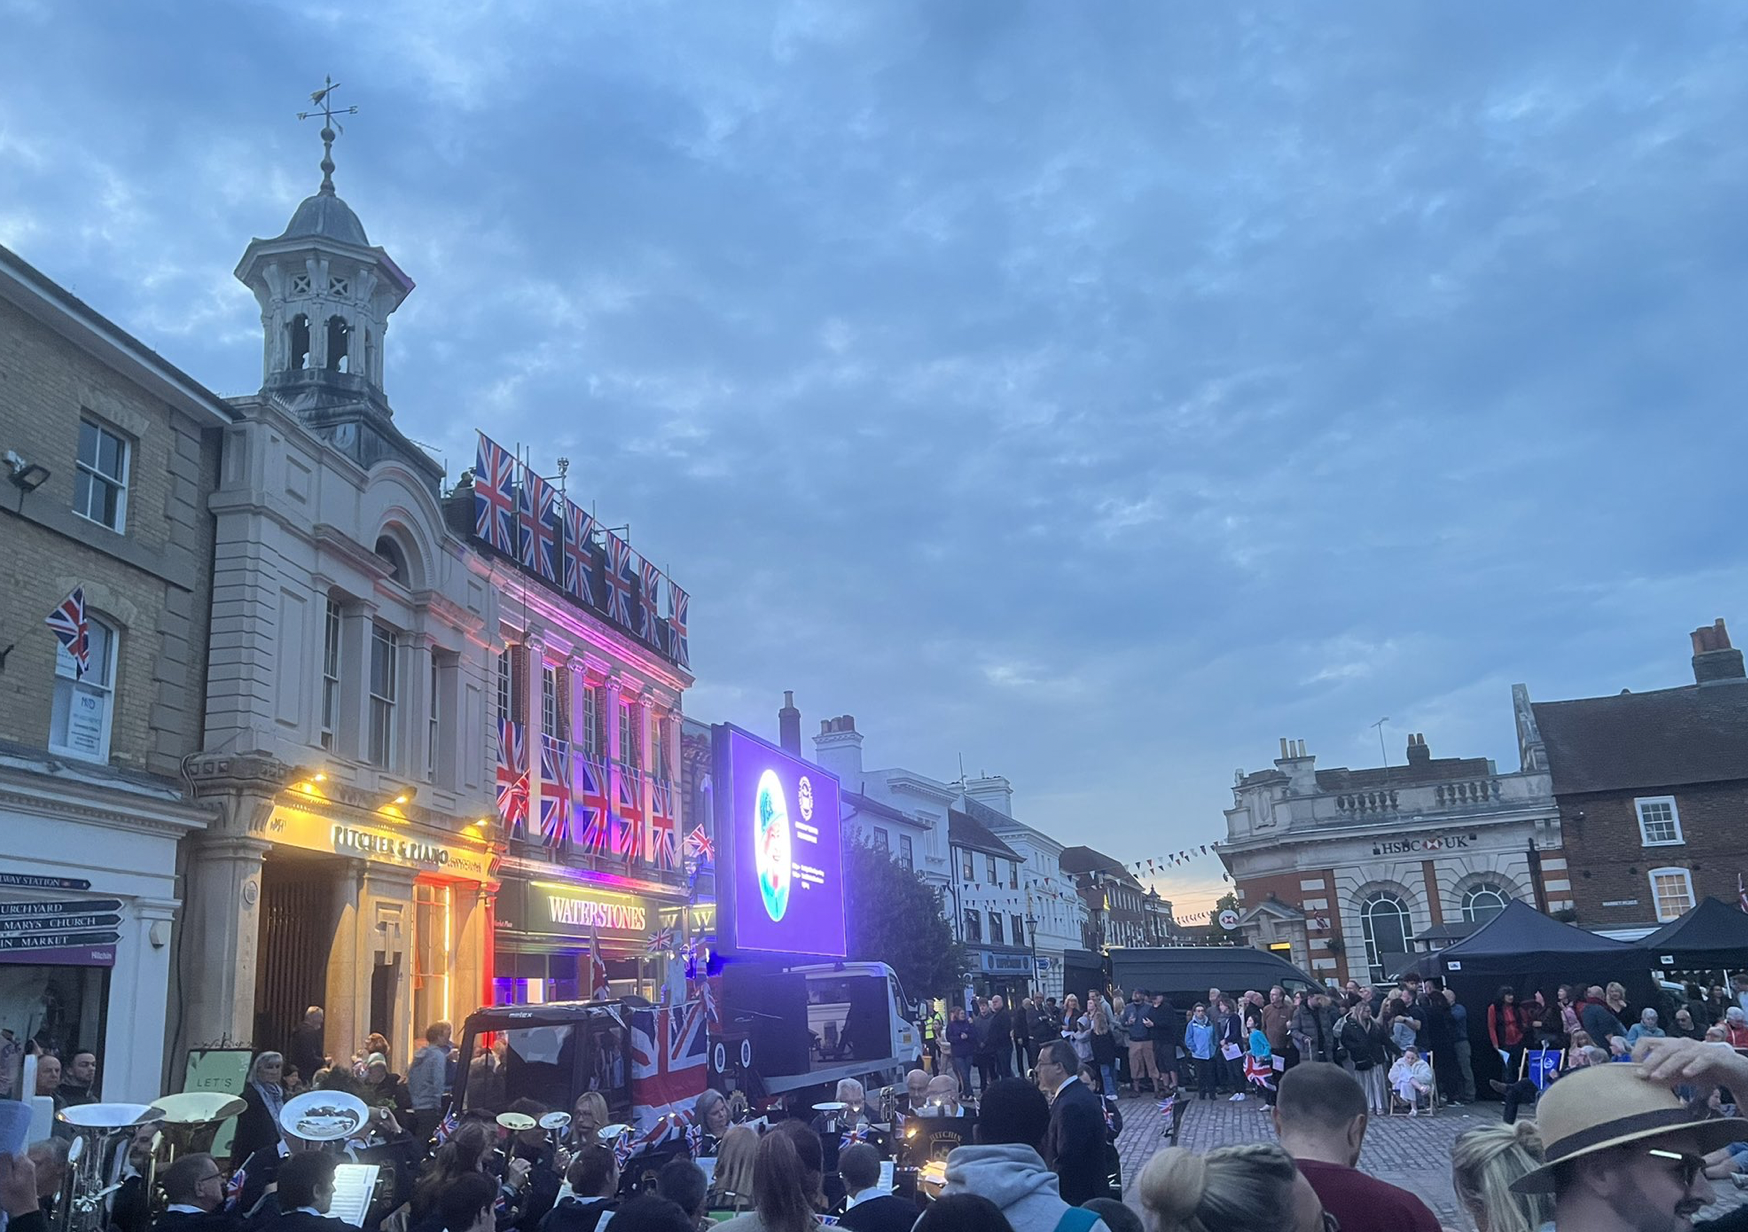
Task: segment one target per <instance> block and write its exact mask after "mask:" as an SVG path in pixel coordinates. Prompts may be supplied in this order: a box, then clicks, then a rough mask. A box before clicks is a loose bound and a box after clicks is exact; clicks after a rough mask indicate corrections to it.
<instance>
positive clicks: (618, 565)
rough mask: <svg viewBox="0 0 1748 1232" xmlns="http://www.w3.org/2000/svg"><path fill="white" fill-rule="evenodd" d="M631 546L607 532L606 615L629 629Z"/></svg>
mask: <svg viewBox="0 0 1748 1232" xmlns="http://www.w3.org/2000/svg"><path fill="white" fill-rule="evenodd" d="M631 583H632V573H631V545H630V544H629V543H627V542H625V540H623V539H621V538H620V537H619V536H618V535H615V534H614V533H613V532H612V531H608V532H607V615H609V616H611V617H612V618H613V619H614V620H617V621H618V622H619V623H620V624H622V625H624V626H625V627H626V628H630V627H631Z"/></svg>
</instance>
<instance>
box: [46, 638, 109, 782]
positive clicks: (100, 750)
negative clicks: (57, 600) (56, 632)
mask: <svg viewBox="0 0 1748 1232" xmlns="http://www.w3.org/2000/svg"><path fill="white" fill-rule="evenodd" d="M85 623H86V625H87V626H88V627H90V628H94V629H102V630H103V633H104V636H105V637H106V638H107V639H108V651H107V653H105V654H104V655H103V656H101V657H102V660H103V661H102V662H101V663H99V656H97V655H92V656H91V666H90V667H89V668H88V669H87V670H86V672H85V675H84V676H83V678H81V679H78V680H75V679H74V678H73V675H72V671H73V656H72V655H70V654H68V653H67V648H66V647H65V646H63V645H61V643H60V640H59V639H56V640H55V675H54V702H55V704H54V705H53V706H52V708H51V709H50V711H49V739H48V745H49V752H51V753H58V754H60V755H61V756H63V757H74V758H77V759H78V760H80V761H90V762H107V761H108V760H109V737H110V732H111V731H112V730H113V729H114V726H115V673H116V668H117V665H118V664H119V663H120V661H121V660H120V656H119V654H118V650H119V647H120V644H121V630H120V629H119V628H117V627H116V626H115V625H112V624H110V623H109V622H108V621H107V620H99V619H98V618H97V617H95V616H93V615H92V614H91V613H90V611H89V610H87V611H86V613H85ZM87 636H89V634H87ZM63 663H64V664H65V665H66V670H65V671H63V670H62V665H63ZM63 692H64V693H65V695H66V700H65V702H63V701H62V700H61V698H62V694H63ZM81 692H83V693H85V694H86V695H87V696H96V697H98V698H101V699H102V703H103V728H102V732H101V733H100V735H99V739H98V744H97V749H96V751H95V753H93V752H92V751H90V750H87V749H81V748H79V747H77V746H76V745H74V744H73V743H72V742H71V741H69V740H64V739H60V738H59V737H60V736H61V735H63V734H64V731H65V728H63V731H62V732H57V731H56V730H55V719H54V714H55V712H56V711H64V713H65V715H66V719H65V720H64V723H65V724H66V726H70V725H71V717H72V708H73V699H74V698H76V697H78V696H79V694H80V693H81Z"/></svg>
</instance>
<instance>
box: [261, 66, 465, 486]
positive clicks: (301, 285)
mask: <svg viewBox="0 0 1748 1232" xmlns="http://www.w3.org/2000/svg"><path fill="white" fill-rule="evenodd" d="M338 88H339V87H338V86H336V85H335V84H334V81H333V79H332V78H329V79H328V82H327V84H326V85H324V86H323V87H322V89H320V90H317V91H315V93H313V94H312V95H311V96H310V98H311V101H312V102H314V103H316V104H317V105H318V106H319V108H320V109H319V110H317V111H313V112H301V113H299V116H298V118H299V119H304V118H307V117H311V116H313V117H317V118H320V119H321V120H322V130H321V138H322V162H321V169H322V183H321V187H319V188H318V189H317V190H316V192H315V194H314V195H313V196H310V197H305V198H304V200H303V201H302V202H301V203H300V204H299V205H298V207H297V210H296V211H295V212H294V213H293V214H292V216H291V221H290V222H289V223H288V224H286V228H285V230H284V231H283V232H281V233H280V234H279V235H277V236H275V237H274V238H272V239H252V240H250V241H249V246H248V248H246V249H245V250H244V252H243V259H242V260H241V261H240V262H239V263H238V264H237V269H236V276H237V279H238V281H240V282H241V283H242V284H243V285H244V286H246V287H248V288H249V290H251V291H253V292H254V293H255V300H256V302H257V303H259V304H260V305H261V330H262V348H261V355H262V379H261V393H262V395H263V396H264V397H268V398H271V399H273V400H274V401H275V402H277V403H278V404H280V405H281V406H282V407H284V408H286V409H289V410H291V411H292V412H294V413H295V414H296V415H297V416H298V417H299V418H300V419H302V420H303V421H304V422H305V423H306V424H308V425H309V426H310V427H311V428H312V429H313V430H314V431H316V432H317V433H318V434H319V435H321V436H324V437H326V438H328V439H329V440H331V441H333V442H334V444H336V445H337V446H339V447H340V448H341V449H342V450H344V451H345V452H346V453H348V454H350V455H352V457H353V458H354V459H355V460H356V461H358V462H359V463H360V464H361V465H363V466H366V467H369V466H371V465H372V464H374V463H375V462H376V461H379V460H380V459H382V458H384V457H386V456H389V455H391V454H396V455H403V456H405V457H406V458H407V460H409V461H412V462H413V463H414V464H415V465H416V466H417V467H418V468H419V469H421V470H429V469H430V468H432V467H433V466H435V465H436V464H435V463H434V462H433V461H432V459H430V458H429V457H427V456H426V455H425V454H424V453H423V452H422V451H421V450H419V449H418V448H417V447H416V446H414V445H413V444H412V443H411V442H410V441H407V440H406V438H405V437H403V436H401V434H400V432H399V431H398V430H396V429H395V427H394V425H393V422H392V420H393V416H394V412H393V411H392V410H391V409H390V407H389V404H388V398H387V396H386V395H385V394H384V393H383V350H384V346H383V344H384V341H385V340H386V338H387V334H388V318H389V316H390V315H391V314H392V313H393V312H394V310H395V309H396V308H399V307H400V306H401V302H402V301H403V300H405V299H406V298H407V296H408V294H410V293H411V292H412V289H413V280H412V279H411V278H409V277H407V275H406V274H405V273H403V272H402V271H401V268H400V266H398V265H396V264H395V263H394V261H393V259H392V258H390V257H389V255H388V253H387V252H385V251H383V249H382V248H380V247H376V246H374V245H372V244H371V242H370V240H369V239H368V238H367V237H366V236H365V234H364V224H363V223H361V222H359V221H358V215H357V214H354V213H353V212H352V207H351V206H349V205H347V204H346V202H345V201H343V200H341V199H340V196H339V194H337V193H336V192H335V191H334V140H335V138H336V137H337V136H339V135H340V133H341V132H342V131H344V130H342V129H340V127H339V125H338V123H337V122H336V120H335V118H334V117H335V116H336V115H351V114H355V113H356V112H357V110H358V109H357V108H356V107H350V108H343V109H341V108H336V107H335V106H334V105H333V97H332V96H333V92H334V90H336V89H338ZM437 473H438V476H439V478H440V477H441V467H438V468H437Z"/></svg>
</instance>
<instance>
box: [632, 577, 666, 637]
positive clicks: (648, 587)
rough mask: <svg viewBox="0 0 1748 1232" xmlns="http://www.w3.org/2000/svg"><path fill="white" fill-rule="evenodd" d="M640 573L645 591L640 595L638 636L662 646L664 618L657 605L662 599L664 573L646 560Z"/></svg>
mask: <svg viewBox="0 0 1748 1232" xmlns="http://www.w3.org/2000/svg"><path fill="white" fill-rule="evenodd" d="M640 572H641V574H642V576H641V578H640V579H639V580H641V581H642V582H643V589H642V591H641V592H639V594H638V603H639V607H638V609H637V634H638V636H639V637H645V638H648V639H649V640H650V641H652V642H654V643H655V644H656V645H657V646H660V645H661V644H662V618H661V609H660V608H659V607H658V606H657V605H658V604H659V603H660V601H661V597H662V571H661V570H660V569H657V568H656V567H655V566H654V565H652V564H650V563H649V562H648V561H647V560H646V561H644V562H643V567H642V569H641V571H640Z"/></svg>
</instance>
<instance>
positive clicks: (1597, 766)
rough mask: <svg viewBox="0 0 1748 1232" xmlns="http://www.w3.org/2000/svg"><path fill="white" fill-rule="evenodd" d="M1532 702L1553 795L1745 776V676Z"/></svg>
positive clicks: (1747, 709)
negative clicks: (1720, 681) (1719, 680)
mask: <svg viewBox="0 0 1748 1232" xmlns="http://www.w3.org/2000/svg"><path fill="white" fill-rule="evenodd" d="M1533 707H1534V710H1535V717H1536V726H1537V727H1539V728H1540V729H1541V733H1542V744H1543V746H1544V747H1545V748H1546V749H1547V751H1548V768H1549V769H1550V770H1551V771H1552V772H1553V776H1554V794H1555V795H1568V794H1571V793H1574V792H1586V791H1624V790H1629V789H1639V788H1647V787H1679V786H1683V785H1686V784H1690V783H1722V782H1730V781H1733V780H1739V779H1748V739H1744V736H1748V682H1742V681H1734V682H1726V683H1721V684H1711V685H1697V684H1690V685H1686V686H1683V687H1681V688H1675V689H1657V690H1655V691H1653V692H1650V693H1618V694H1616V695H1615V696H1613V697H1584V698H1578V699H1576V700H1574V701H1565V702H1535V703H1533Z"/></svg>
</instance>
